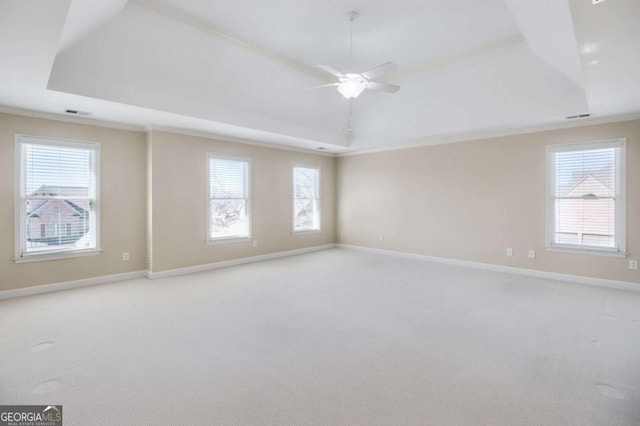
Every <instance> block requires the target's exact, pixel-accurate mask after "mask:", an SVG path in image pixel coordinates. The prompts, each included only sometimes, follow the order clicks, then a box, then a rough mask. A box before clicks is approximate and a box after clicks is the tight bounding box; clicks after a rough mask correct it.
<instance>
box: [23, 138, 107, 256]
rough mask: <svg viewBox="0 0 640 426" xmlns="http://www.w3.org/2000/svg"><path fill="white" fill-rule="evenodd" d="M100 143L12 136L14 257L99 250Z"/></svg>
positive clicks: (74, 253) (76, 253) (57, 254)
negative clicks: (14, 188) (14, 162)
mask: <svg viewBox="0 0 640 426" xmlns="http://www.w3.org/2000/svg"><path fill="white" fill-rule="evenodd" d="M98 157H99V145H98V144H97V143H89V142H69V141H61V140H55V139H46V138H40V137H34V136H25V135H18V136H17V137H16V164H17V165H18V176H17V179H16V183H17V185H18V190H17V191H16V194H17V197H16V261H20V260H27V259H31V260H37V259H38V258H46V259H50V258H51V257H52V256H53V257H66V256H68V255H70V254H73V255H78V254H82V253H87V254H88V253H90V252H97V251H98V249H99V246H98V241H99V235H98V210H97V205H98V165H99V158H98Z"/></svg>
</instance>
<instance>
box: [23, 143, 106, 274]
mask: <svg viewBox="0 0 640 426" xmlns="http://www.w3.org/2000/svg"><path fill="white" fill-rule="evenodd" d="M28 144H33V145H48V146H53V147H60V148H73V149H84V150H90V151H93V170H92V171H93V174H94V180H95V198H94V199H93V200H92V202H93V213H94V216H95V248H89V249H68V248H67V249H63V250H52V251H50V252H39V253H26V252H25V251H24V250H25V244H24V243H25V242H26V236H27V235H26V234H27V232H26V229H25V224H26V221H25V216H26V203H25V202H24V201H25V199H23V192H24V191H23V189H24V185H25V183H26V182H25V178H26V170H27V168H26V167H25V166H26V164H25V161H24V146H25V145H28ZM14 150H15V156H14V159H15V169H14V179H15V193H14V216H15V217H14V245H15V251H14V256H15V257H14V258H13V261H14V262H15V263H27V262H38V261H47V260H57V259H69V258H74V257H84V256H95V255H98V254H100V253H102V248H101V243H100V204H101V201H100V143H98V142H89V141H81V140H70V139H60V138H52V137H44V136H33V135H26V134H20V133H18V134H16V135H15V143H14ZM41 225H42V224H41ZM45 232H47V230H46V226H45Z"/></svg>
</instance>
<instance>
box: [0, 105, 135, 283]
mask: <svg viewBox="0 0 640 426" xmlns="http://www.w3.org/2000/svg"><path fill="white" fill-rule="evenodd" d="M16 133H22V134H28V135H36V136H45V137H52V138H60V139H71V140H83V141H91V142H99V143H100V148H101V153H100V155H101V163H102V164H101V170H100V172H101V176H100V180H101V191H100V195H101V217H100V219H101V246H102V249H103V252H102V253H101V254H99V255H97V256H88V257H79V258H72V259H62V260H52V261H42V262H30V263H20V264H16V263H14V262H13V260H12V259H13V257H14V232H13V230H14V189H15V180H14V179H15V170H14V158H15V156H14V141H15V134H16ZM145 152H146V150H145V135H144V133H139V132H131V131H123V130H116V129H109V128H104V127H97V126H87V125H80V124H70V123H63V122H59V121H52V120H43V119H38V118H29V117H20V116H16V115H10V114H0V291H2V290H9V289H16V288H24V287H30V286H34V285H40V284H49V283H57V282H65V281H72V280H78V279H83V278H90V277H96V276H103V275H112V274H119V273H125V272H132V271H141V270H144V269H146V258H145V250H146V244H145V232H146V229H145V227H146V219H145V210H146V198H145V197H146V185H145V166H146V164H145V155H146V154H145ZM125 251H127V252H129V253H130V261H129V262H123V261H122V253H123V252H125Z"/></svg>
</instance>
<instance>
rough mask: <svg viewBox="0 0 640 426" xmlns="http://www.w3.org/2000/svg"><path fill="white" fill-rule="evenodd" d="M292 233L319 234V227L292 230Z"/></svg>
mask: <svg viewBox="0 0 640 426" xmlns="http://www.w3.org/2000/svg"><path fill="white" fill-rule="evenodd" d="M292 233H293V235H305V234H319V233H320V230H319V229H309V230H307V231H293V232H292Z"/></svg>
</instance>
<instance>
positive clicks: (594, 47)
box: [580, 41, 602, 55]
mask: <svg viewBox="0 0 640 426" xmlns="http://www.w3.org/2000/svg"><path fill="white" fill-rule="evenodd" d="M601 48H602V43H599V42H595V41H594V42H590V43H585V44H583V45H582V46H581V47H580V53H582V54H583V55H590V54H592V53H596V52H597V51H599V50H600V49H601Z"/></svg>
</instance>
